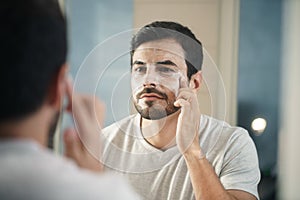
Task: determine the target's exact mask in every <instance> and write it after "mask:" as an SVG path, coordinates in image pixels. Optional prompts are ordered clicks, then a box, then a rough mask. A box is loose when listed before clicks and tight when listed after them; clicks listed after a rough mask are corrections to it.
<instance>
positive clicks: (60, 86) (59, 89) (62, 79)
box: [47, 64, 68, 110]
mask: <svg viewBox="0 0 300 200" xmlns="http://www.w3.org/2000/svg"><path fill="white" fill-rule="evenodd" d="M67 72H68V65H67V64H63V65H62V67H61V68H60V69H59V70H58V72H57V73H56V74H55V76H54V77H53V79H52V80H51V84H50V87H49V90H48V95H47V97H48V98H47V103H48V105H50V106H51V107H54V108H55V109H58V110H59V109H60V106H61V103H62V98H63V96H64V94H65V88H66V74H67Z"/></svg>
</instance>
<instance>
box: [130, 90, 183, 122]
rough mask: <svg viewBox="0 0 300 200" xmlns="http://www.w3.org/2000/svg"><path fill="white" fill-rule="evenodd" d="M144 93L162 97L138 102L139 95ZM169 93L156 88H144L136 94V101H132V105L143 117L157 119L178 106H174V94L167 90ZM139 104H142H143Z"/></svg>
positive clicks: (168, 113) (176, 109)
mask: <svg viewBox="0 0 300 200" xmlns="http://www.w3.org/2000/svg"><path fill="white" fill-rule="evenodd" d="M145 93H155V94H158V95H159V96H161V97H162V99H159V100H156V101H145V102H142V103H141V102H140V100H141V99H140V97H141V95H142V94H145ZM168 93H169V95H167V94H166V93H162V92H160V91H158V90H157V89H156V88H145V89H144V90H143V91H141V92H139V93H138V94H137V95H136V99H137V100H136V101H134V107H135V109H136V110H137V111H138V113H140V115H141V116H142V117H143V118H145V119H150V120H158V119H162V118H164V117H167V116H169V115H171V114H173V113H175V112H177V111H178V110H179V109H180V108H179V107H175V106H174V102H175V101H176V97H175V94H174V93H172V92H170V91H168ZM159 102H161V103H159ZM140 104H144V105H143V106H142V105H140Z"/></svg>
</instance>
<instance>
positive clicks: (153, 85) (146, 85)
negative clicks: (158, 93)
mask: <svg viewBox="0 0 300 200" xmlns="http://www.w3.org/2000/svg"><path fill="white" fill-rule="evenodd" d="M143 86H144V88H155V87H156V84H155V83H149V82H148V83H144V84H143Z"/></svg>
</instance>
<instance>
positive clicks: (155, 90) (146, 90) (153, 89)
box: [136, 88, 168, 99]
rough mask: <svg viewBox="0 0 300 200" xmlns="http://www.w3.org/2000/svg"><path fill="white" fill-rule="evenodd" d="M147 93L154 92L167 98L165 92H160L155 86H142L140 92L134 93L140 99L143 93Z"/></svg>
mask: <svg viewBox="0 0 300 200" xmlns="http://www.w3.org/2000/svg"><path fill="white" fill-rule="evenodd" d="M147 93H155V94H158V95H159V96H161V97H163V98H164V99H168V96H167V95H166V94H165V93H162V92H161V91H159V90H157V89H156V88H144V89H143V90H142V91H141V92H139V93H138V94H137V95H136V98H137V99H140V98H141V96H142V95H143V94H147Z"/></svg>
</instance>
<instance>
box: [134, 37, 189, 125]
mask: <svg viewBox="0 0 300 200" xmlns="http://www.w3.org/2000/svg"><path fill="white" fill-rule="evenodd" d="M186 74H187V66H186V63H185V60H184V50H183V49H182V47H181V46H180V44H179V43H177V42H176V41H175V40H173V39H162V40H155V41H151V42H146V43H143V44H141V45H140V46H139V47H138V48H137V49H136V50H135V52H134V54H133V56H132V73H131V87H132V95H133V102H134V105H135V108H136V109H137V111H138V112H139V113H140V114H141V116H142V117H143V118H146V119H152V120H155V119H161V118H163V117H166V116H168V115H170V114H173V113H175V112H176V111H177V110H178V109H179V108H178V107H175V106H174V102H175V100H176V97H177V94H178V91H179V88H180V81H182V80H187V76H186Z"/></svg>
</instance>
